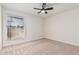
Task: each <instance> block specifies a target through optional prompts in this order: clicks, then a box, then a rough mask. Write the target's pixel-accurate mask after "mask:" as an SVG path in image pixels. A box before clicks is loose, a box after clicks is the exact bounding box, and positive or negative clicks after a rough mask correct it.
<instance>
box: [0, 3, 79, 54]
mask: <svg viewBox="0 0 79 59" xmlns="http://www.w3.org/2000/svg"><path fill="white" fill-rule="evenodd" d="M78 54H79V3H0V55H78Z"/></svg>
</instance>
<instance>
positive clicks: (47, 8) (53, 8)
mask: <svg viewBox="0 0 79 59" xmlns="http://www.w3.org/2000/svg"><path fill="white" fill-rule="evenodd" d="M52 9H54V8H53V7H50V8H46V9H45V10H52Z"/></svg>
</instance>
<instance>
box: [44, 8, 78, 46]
mask: <svg viewBox="0 0 79 59" xmlns="http://www.w3.org/2000/svg"><path fill="white" fill-rule="evenodd" d="M45 38H49V39H52V40H57V41H61V42H65V43H69V44H73V45H78V46H79V9H74V10H70V11H66V12H63V13H60V14H58V15H56V16H51V17H49V18H47V19H46V22H45Z"/></svg>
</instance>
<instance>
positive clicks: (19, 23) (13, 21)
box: [7, 16, 24, 40]
mask: <svg viewBox="0 0 79 59" xmlns="http://www.w3.org/2000/svg"><path fill="white" fill-rule="evenodd" d="M23 34H24V18H20V17H14V16H8V19H7V37H8V40H16V39H23V38H24V35H23Z"/></svg>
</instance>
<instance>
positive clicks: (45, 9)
mask: <svg viewBox="0 0 79 59" xmlns="http://www.w3.org/2000/svg"><path fill="white" fill-rule="evenodd" d="M34 9H36V10H39V12H37V13H38V14H40V13H45V14H47V13H48V12H47V11H48V10H53V9H54V8H53V7H49V8H46V3H43V4H42V8H41V9H40V8H34Z"/></svg>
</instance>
